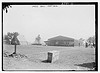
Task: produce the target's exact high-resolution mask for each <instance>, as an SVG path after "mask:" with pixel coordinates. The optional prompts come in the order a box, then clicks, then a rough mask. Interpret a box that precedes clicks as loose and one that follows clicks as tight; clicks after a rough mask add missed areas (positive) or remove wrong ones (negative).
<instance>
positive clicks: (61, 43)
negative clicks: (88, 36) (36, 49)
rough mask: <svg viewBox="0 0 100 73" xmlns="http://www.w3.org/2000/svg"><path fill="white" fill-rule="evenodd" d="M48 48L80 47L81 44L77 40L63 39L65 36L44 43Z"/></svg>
mask: <svg viewBox="0 0 100 73" xmlns="http://www.w3.org/2000/svg"><path fill="white" fill-rule="evenodd" d="M45 43H46V45H48V46H72V47H74V46H82V42H80V41H79V40H76V39H73V38H69V37H65V36H56V37H53V38H50V39H48V41H45Z"/></svg>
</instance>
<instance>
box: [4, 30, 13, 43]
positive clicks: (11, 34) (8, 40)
mask: <svg viewBox="0 0 100 73" xmlns="http://www.w3.org/2000/svg"><path fill="white" fill-rule="evenodd" d="M12 38H13V33H10V32H8V33H7V35H4V38H3V39H4V40H5V43H6V44H9V45H10V44H11V40H12Z"/></svg>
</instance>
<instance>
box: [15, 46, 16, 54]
mask: <svg viewBox="0 0 100 73" xmlns="http://www.w3.org/2000/svg"><path fill="white" fill-rule="evenodd" d="M15 54H16V45H15Z"/></svg>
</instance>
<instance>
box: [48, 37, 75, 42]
mask: <svg viewBox="0 0 100 73" xmlns="http://www.w3.org/2000/svg"><path fill="white" fill-rule="evenodd" d="M48 40H49V41H51V40H74V39H73V38H69V37H65V36H56V37H53V38H50V39H48Z"/></svg>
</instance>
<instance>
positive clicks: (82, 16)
mask: <svg viewBox="0 0 100 73" xmlns="http://www.w3.org/2000/svg"><path fill="white" fill-rule="evenodd" d="M3 31H4V34H5V33H7V32H19V34H21V35H24V36H25V38H26V40H27V41H28V42H34V40H35V38H36V36H37V35H38V34H40V36H41V38H42V40H43V41H46V40H47V39H49V38H52V37H55V36H58V35H62V36H66V37H71V38H74V39H79V38H84V39H87V38H88V37H90V36H93V35H94V34H95V7H94V6H93V5H81V6H80V5H65V6H63V5H62V6H61V5H60V6H58V7H47V6H45V7H32V6H30V5H26V6H19V5H16V6H12V8H9V9H8V13H5V11H4V12H3Z"/></svg>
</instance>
